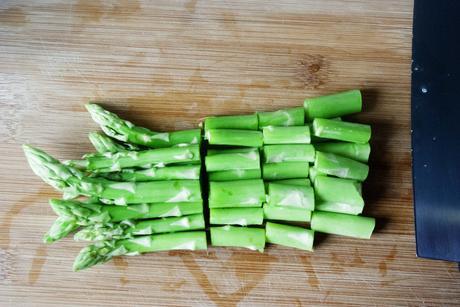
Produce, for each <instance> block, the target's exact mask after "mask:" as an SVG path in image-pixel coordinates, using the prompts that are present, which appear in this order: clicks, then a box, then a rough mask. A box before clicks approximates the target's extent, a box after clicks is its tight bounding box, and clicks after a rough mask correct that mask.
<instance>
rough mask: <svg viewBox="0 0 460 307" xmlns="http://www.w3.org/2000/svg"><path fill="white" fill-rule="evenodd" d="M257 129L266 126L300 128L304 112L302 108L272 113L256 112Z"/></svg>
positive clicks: (303, 119)
mask: <svg viewBox="0 0 460 307" xmlns="http://www.w3.org/2000/svg"><path fill="white" fill-rule="evenodd" d="M257 116H258V117H259V129H262V128H263V127H267V126H302V125H303V124H304V122H305V111H304V109H303V108H302V107H297V108H290V109H283V110H278V111H274V112H258V113H257Z"/></svg>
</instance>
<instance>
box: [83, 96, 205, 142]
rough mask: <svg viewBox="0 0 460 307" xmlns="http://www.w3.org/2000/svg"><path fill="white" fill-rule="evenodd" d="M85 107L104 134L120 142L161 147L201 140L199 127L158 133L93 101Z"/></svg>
mask: <svg viewBox="0 0 460 307" xmlns="http://www.w3.org/2000/svg"><path fill="white" fill-rule="evenodd" d="M86 109H87V110H88V112H89V113H90V114H91V117H92V118H93V120H94V121H95V122H96V123H98V124H99V125H100V126H101V128H102V131H104V133H105V134H107V135H108V136H110V137H112V138H114V139H117V140H119V141H122V142H129V143H133V144H138V145H143V146H147V147H152V148H162V147H170V146H173V145H178V144H199V143H200V141H201V130H200V129H191V130H183V131H174V132H170V133H168V132H161V133H159V132H154V131H152V130H149V129H147V128H143V127H138V126H135V125H133V124H132V123H131V122H129V121H126V120H123V119H121V118H120V117H118V116H117V115H116V114H114V113H112V112H109V111H107V110H104V109H103V108H102V107H101V106H99V105H97V104H95V103H88V104H87V105H86Z"/></svg>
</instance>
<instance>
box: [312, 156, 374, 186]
mask: <svg viewBox="0 0 460 307" xmlns="http://www.w3.org/2000/svg"><path fill="white" fill-rule="evenodd" d="M315 168H316V169H317V170H318V171H320V172H322V173H326V174H328V175H332V176H337V177H340V178H348V179H355V180H359V181H364V180H365V179H366V178H367V175H368V174H369V166H367V165H366V164H364V163H361V162H358V161H355V160H353V159H349V158H345V157H342V156H338V155H336V154H332V153H324V152H320V151H317V152H316V158H315Z"/></svg>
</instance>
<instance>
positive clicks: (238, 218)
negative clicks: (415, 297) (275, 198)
mask: <svg viewBox="0 0 460 307" xmlns="http://www.w3.org/2000/svg"><path fill="white" fill-rule="evenodd" d="M209 212H210V213H209V219H210V223H211V224H214V225H241V226H247V225H262V223H263V220H264V211H263V209H262V208H228V209H227V208H225V209H218V208H215V209H211V210H210V211H209Z"/></svg>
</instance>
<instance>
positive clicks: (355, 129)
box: [313, 118, 371, 144]
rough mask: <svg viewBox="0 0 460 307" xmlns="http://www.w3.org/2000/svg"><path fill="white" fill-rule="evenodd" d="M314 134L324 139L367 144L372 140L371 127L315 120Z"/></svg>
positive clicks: (329, 120) (328, 120)
mask: <svg viewBox="0 0 460 307" xmlns="http://www.w3.org/2000/svg"><path fill="white" fill-rule="evenodd" d="M313 134H314V135H315V136H318V137H322V138H328V139H334V140H338V141H346V142H353V143H359V144H366V143H368V142H369V140H370V138H371V126H369V125H363V124H356V123H350V122H344V121H337V120H331V119H321V118H315V120H314V121H313Z"/></svg>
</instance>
